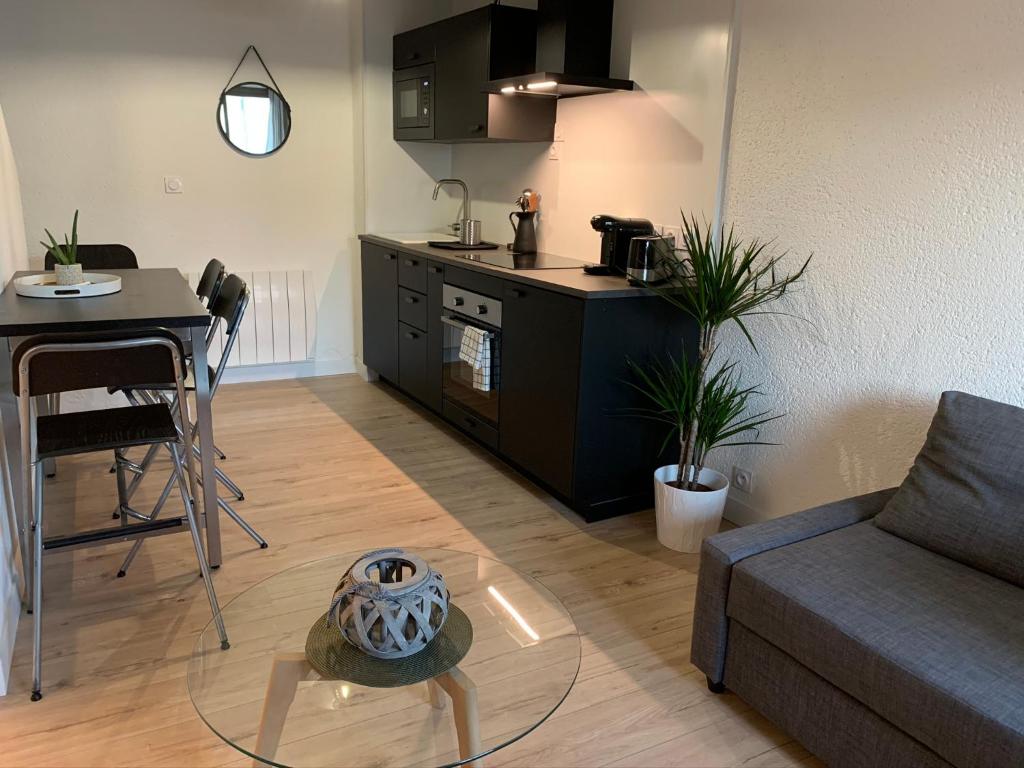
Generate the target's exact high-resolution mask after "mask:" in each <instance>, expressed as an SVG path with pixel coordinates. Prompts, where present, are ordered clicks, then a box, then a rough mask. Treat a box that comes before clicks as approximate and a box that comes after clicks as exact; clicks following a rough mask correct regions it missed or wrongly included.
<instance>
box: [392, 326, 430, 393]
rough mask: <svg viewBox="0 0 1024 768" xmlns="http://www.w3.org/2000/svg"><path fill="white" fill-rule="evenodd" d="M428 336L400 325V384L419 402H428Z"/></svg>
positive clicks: (413, 328) (416, 329) (412, 328)
mask: <svg viewBox="0 0 1024 768" xmlns="http://www.w3.org/2000/svg"><path fill="white" fill-rule="evenodd" d="M427 376H428V373H427V334H426V333H425V332H424V331H422V330H420V329H419V328H415V327H413V326H411V325H406V324H405V323H399V324H398V383H399V384H401V386H402V389H404V390H405V391H406V392H408V393H409V394H410V395H412V396H413V397H415V398H416V399H417V400H426V399H427V394H428V389H429V385H428V381H427Z"/></svg>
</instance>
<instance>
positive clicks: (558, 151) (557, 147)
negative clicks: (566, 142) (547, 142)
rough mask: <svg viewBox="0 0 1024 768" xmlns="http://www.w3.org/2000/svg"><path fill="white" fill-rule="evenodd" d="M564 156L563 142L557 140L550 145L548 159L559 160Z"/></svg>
mask: <svg viewBox="0 0 1024 768" xmlns="http://www.w3.org/2000/svg"><path fill="white" fill-rule="evenodd" d="M561 156H562V143H561V142H559V141H556V142H554V143H552V145H551V146H550V147H548V160H558V159H559V158H560V157H561Z"/></svg>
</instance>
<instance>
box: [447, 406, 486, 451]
mask: <svg viewBox="0 0 1024 768" xmlns="http://www.w3.org/2000/svg"><path fill="white" fill-rule="evenodd" d="M441 415H442V416H444V417H445V418H446V419H447V420H448V421H450V422H451V423H452V424H454V425H455V426H457V427H458V428H459V429H461V430H462V431H463V432H465V433H467V434H469V435H472V436H473V437H475V438H476V439H477V440H479V441H480V442H481V443H483V444H484V445H486V446H488V447H490V448H494V449H495V450H497V448H498V430H496V429H495V428H494V427H492V426H491V425H490V424H488V423H487V422H485V421H482V420H481V419H479V418H478V417H476V416H473V415H472V414H470V413H467V412H466V411H464V410H462V409H461V408H459V406H457V405H454V404H452V403H451V402H449V401H448V400H445V401H444V404H443V405H442V406H441Z"/></svg>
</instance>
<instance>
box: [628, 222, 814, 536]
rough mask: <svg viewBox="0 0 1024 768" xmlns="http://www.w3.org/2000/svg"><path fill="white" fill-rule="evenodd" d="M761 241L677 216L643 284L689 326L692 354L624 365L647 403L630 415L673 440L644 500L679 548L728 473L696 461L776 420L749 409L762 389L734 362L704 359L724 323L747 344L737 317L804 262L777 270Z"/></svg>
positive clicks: (758, 309) (781, 291)
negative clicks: (678, 234)
mask: <svg viewBox="0 0 1024 768" xmlns="http://www.w3.org/2000/svg"><path fill="white" fill-rule="evenodd" d="M767 245H768V244H767V243H764V242H762V241H760V240H756V239H755V240H751V241H749V242H746V243H744V242H742V241H740V240H738V239H737V238H736V237H735V235H734V233H733V230H732V229H730V230H729V231H728V232H726V230H725V228H724V227H723V228H722V229H721V230H720V231H719V232H718V233H717V237H715V233H714V232H713V231H712V229H711V227H708V226H707V225H704V226H703V227H702V226H701V225H700V224H699V223H698V222H697V220H696V218H695V217H692V216H691V217H690V219H689V220H688V219H687V218H686V217H685V216H684V217H683V242H682V247H681V248H680V249H679V250H678V251H675V252H671V253H669V252H666V253H665V254H664V256H663V258H662V262H663V263H662V265H661V267H662V270H661V271H662V274H663V275H665V279H664V280H663V281H659V282H658V283H657V284H648V286H647V287H649V288H650V289H651V290H653V291H655V292H656V293H657V294H658V295H659V296H661V297H662V298H664V299H665V300H666V301H668V302H670V303H671V304H672V305H673V306H675V307H676V308H677V309H678V310H679V311H680V312H683V313H685V314H686V315H689V316H690V317H691V318H693V320H695V321H696V323H697V327H698V331H699V336H698V344H697V349H696V350H695V351H694V353H693V354H688V353H687V351H686V350H683V353H682V355H681V356H680V358H679V359H676V358H674V357H672V356H669V358H668V360H667V361H656V362H655V363H654V364H653V365H651V366H649V367H646V368H645V367H641V366H639V365H637V364H635V363H633V362H632V361H630V362H629V365H630V368H631V369H632V370H633V372H634V374H635V376H636V380H635V382H634V386H635V387H636V388H637V389H638V390H639V391H640V392H642V393H643V394H644V395H645V396H646V398H647V399H648V400H649V401H650V406H649V407H645V408H641V409H638V410H639V414H638V415H642V416H645V417H646V418H653V419H655V420H657V421H662V422H664V423H666V424H668V425H669V426H670V427H671V431H670V433H669V435H668V437H667V438H666V444H667V442H668V440H670V439H672V438H673V437H678V439H679V462H678V464H670V465H668V466H665V467H661V468H659V469H658V470H656V471H655V473H654V486H655V497H654V498H655V514H656V516H657V526H658V540H659V541H660V542H661V543H662V544H664V545H665V546H667V547H669V548H671V549H674V550H677V551H680V552H699V551H700V546H701V542H702V541H703V540H704V538H705V537H707V536H709V535H711V534H712V533H715V532H716V531H717V530H718V527H719V525H720V524H721V520H722V513H723V512H724V511H725V501H726V497H727V495H728V493H729V480H728V478H726V477H725V475H723V474H722V473H720V472H717V471H715V470H713V469H711V468H709V467H705V466H704V463H705V460H706V458H707V455H708V453H709V452H710V451H711V450H712V449H714V448H717V447H721V446H726V445H770V444H771V443H766V442H764V441H762V440H761V439H760V428H761V427H762V426H763V425H765V424H767V423H769V422H771V421H774V420H776V419H778V418H780V416H773V415H770V412H769V411H765V410H758V411H756V412H755V413H750V412H749V411H750V408H749V406H750V405H751V401H752V399H753V398H756V397H758V396H760V395H761V394H762V393H761V392H760V391H759V390H758V389H757V387H755V386H744V385H742V384H740V382H739V377H738V374H737V371H736V363H734V362H728V361H726V362H723V363H722V364H721V365H720V366H717V367H714V366H712V361H713V359H714V358H715V353H716V350H717V349H718V331H719V330H720V329H721V328H722V326H724V325H725V324H727V323H730V322H732V323H735V324H736V325H737V326H738V327H739V329H740V331H741V332H742V333H743V335H744V336H745V337H746V339H747V341H748V342H749V343H750V345H751V347H753V349H754V350H755V351H757V345H756V344H755V343H754V339H753V337H752V336H751V334H750V331H749V329H748V328H747V326H746V324H745V321H746V320H748V319H749V318H750V317H751V316H754V315H764V314H773V312H772V310H770V309H768V308H767V305H768V304H770V303H772V302H774V301H776V300H777V299H780V298H782V297H783V296H784V295H785V294H786V292H787V290H788V289H789V288H790V287H791V286H793V285H794V284H795V283H797V282H798V281H799V280H800V279H801V278H802V277H803V274H804V271H805V270H806V269H807V265H808V264H809V263H810V257H808V259H807V261H805V262H804V263H803V266H801V267H800V268H799V269H798V270H797V271H796V272H794V273H793V274H790V275H785V276H782V277H780V276H778V275H777V274H776V267H777V266H778V265H779V262H780V261H781V259H782V258H783V257H784V256H785V254H780V255H775V256H773V255H769V254H767V253H766V248H767ZM662 448H664V445H663V446H662ZM659 453H660V452H659Z"/></svg>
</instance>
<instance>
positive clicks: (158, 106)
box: [0, 0, 362, 370]
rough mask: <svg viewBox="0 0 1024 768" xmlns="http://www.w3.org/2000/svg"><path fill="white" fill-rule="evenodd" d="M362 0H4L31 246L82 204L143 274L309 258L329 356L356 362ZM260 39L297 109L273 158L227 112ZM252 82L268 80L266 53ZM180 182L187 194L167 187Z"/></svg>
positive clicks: (1, 71)
mask: <svg viewBox="0 0 1024 768" xmlns="http://www.w3.org/2000/svg"><path fill="white" fill-rule="evenodd" d="M358 2H359V0H333V1H332V2H322V1H321V0H299V1H298V2H288V3H282V2H279V1H278V0H247V1H246V2H241V1H239V0H220V1H218V2H207V1H206V0H178V1H177V2H172V3H169V2H163V1H162V0H35V1H34V2H31V3H25V2H20V1H18V0H0V20H2V21H0V101H2V102H3V104H4V107H5V109H6V112H7V118H8V127H9V130H10V134H11V141H12V143H13V145H14V152H15V156H16V157H17V158H18V163H19V168H20V170H21V183H22V193H23V197H24V204H25V218H26V227H27V230H28V236H29V237H28V239H29V242H30V244H31V243H36V241H37V240H39V239H41V236H42V233H43V227H49V228H50V229H51V230H52V231H55V232H63V231H64V230H65V229H70V225H71V216H72V214H73V213H74V210H75V209H76V208H80V209H81V234H82V237H83V239H84V240H85V241H91V242H124V243H127V244H129V245H131V246H132V247H133V248H134V249H135V250H136V252H137V254H138V256H139V259H140V262H141V264H142V266H144V267H145V266H174V267H179V268H181V269H183V270H187V271H199V270H201V269H202V267H203V266H204V265H205V264H206V261H207V260H208V259H209V258H211V257H212V256H216V257H218V258H220V259H221V260H222V261H223V262H224V263H225V264H226V265H227V266H228V268H229V269H235V270H268V269H311V270H313V271H314V272H315V275H316V279H317V284H318V286H319V289H320V291H321V298H322V300H321V303H320V312H319V327H318V330H317V346H316V355H317V359H318V361H320V362H322V363H323V364H324V367H326V368H327V369H328V370H337V369H339V368H340V369H346V368H348V369H351V367H352V364H353V362H352V357H353V353H354V351H355V350H354V343H353V313H352V293H353V270H352V268H351V265H350V264H351V259H352V253H353V249H354V247H355V245H356V242H355V239H354V235H355V233H356V225H355V206H356V196H357V193H358V195H361V194H362V189H361V186H360V187H359V188H358V189H357V180H358V179H357V175H356V173H355V169H356V142H355V137H354V133H355V118H354V114H355V113H354V105H353V96H352V95H353V91H354V82H353V81H354V80H355V79H357V78H356V75H355V73H356V71H357V69H358V67H359V61H358V58H356V59H355V60H353V58H354V57H353V48H354V47H355V43H357V42H358V39H359V37H360V35H361V28H360V26H359V25H358V24H356V25H353V24H352V23H351V19H352V18H353V13H354V11H355V10H357V3H358ZM356 19H357V20H358V16H356ZM249 43H255V44H256V45H257V47H258V48H259V49H260V52H261V53H262V54H263V56H264V58H265V60H266V62H267V64H268V65H269V67H270V69H271V72H273V74H274V77H275V78H276V79H277V82H278V83H279V85H280V86H281V88H282V89H283V91H284V95H285V97H286V98H287V99H288V100H289V102H290V104H291V107H292V111H293V129H292V134H291V137H290V139H289V141H288V143H287V144H286V145H285V146H284V147H283V148H282V149H281V151H280V152H278V153H277V154H275V155H273V156H271V157H268V158H261V159H251V158H246V157H243V156H242V155H239V154H237V153H235V152H234V151H232V150H231V149H230V148H229V147H228V146H227V145H226V144H225V143H224V141H223V140H222V139H221V137H220V134H219V132H218V130H217V127H216V122H215V110H216V105H217V99H218V96H219V94H220V91H221V88H223V87H224V84H225V83H226V82H227V79H228V76H229V75H230V74H231V71H232V69H234V67H235V65H236V64H237V63H238V59H239V57H240V56H241V55H242V52H243V51H244V50H245V47H246V46H247V45H248V44H249ZM239 75H240V76H243V77H244V76H246V75H250V76H254V77H256V78H257V79H263V78H265V75H264V74H263V70H262V69H261V68H260V67H259V65H258V63H255V59H254V57H252V56H250V58H249V59H248V60H247V62H246V65H245V66H244V67H243V68H242V70H241V71H240V72H239ZM165 175H174V176H181V177H182V179H183V181H184V187H185V191H184V194H182V195H166V194H164V191H163V177H164V176H165ZM42 250H43V249H42V248H41V247H40V246H38V245H35V246H34V248H33V249H32V250H31V253H32V254H33V255H35V256H36V257H37V258H38V257H41V254H42Z"/></svg>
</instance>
